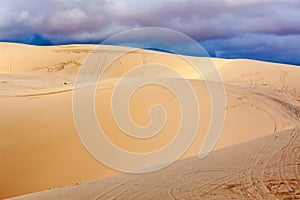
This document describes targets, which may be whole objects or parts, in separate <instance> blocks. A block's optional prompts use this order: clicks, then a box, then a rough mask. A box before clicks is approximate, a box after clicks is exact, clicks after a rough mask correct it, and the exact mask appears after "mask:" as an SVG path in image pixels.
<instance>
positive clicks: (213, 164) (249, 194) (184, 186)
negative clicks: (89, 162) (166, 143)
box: [14, 129, 300, 200]
mask: <svg viewBox="0 0 300 200" xmlns="http://www.w3.org/2000/svg"><path fill="white" fill-rule="evenodd" d="M299 142H300V130H299V129H290V130H286V131H283V132H280V133H276V134H273V135H271V136H267V137H263V138H258V139H255V140H252V141H249V142H245V143H241V144H237V145H234V146H231V147H227V148H224V149H221V150H217V151H214V152H212V153H211V154H210V155H209V156H208V157H206V158H204V159H201V160H200V159H198V158H197V157H192V158H187V159H183V160H180V161H177V162H176V163H174V164H173V165H171V166H169V167H168V168H165V169H163V170H160V171H157V172H153V173H148V174H143V175H128V174H123V175H117V176H114V177H109V178H103V179H100V180H97V181H91V182H87V183H83V184H81V185H76V186H71V187H65V188H59V189H54V190H49V191H44V192H40V193H35V194H31V195H25V196H23V197H19V198H14V199H15V200H17V199H20V200H35V199H49V200H52V199H299V198H300V184H299V181H300V166H299V156H300V147H299Z"/></svg>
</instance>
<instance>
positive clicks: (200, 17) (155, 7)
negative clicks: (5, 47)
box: [0, 0, 300, 64]
mask: <svg viewBox="0 0 300 200" xmlns="http://www.w3.org/2000/svg"><path fill="white" fill-rule="evenodd" d="M299 10H300V1H298V0H152V1H141V0H89V1H85V0H43V1H40V0H26V1H23V0H14V1H11V0H2V1H1V7H0V40H2V41H19V42H24V43H38V42H36V41H38V40H37V39H32V38H40V39H42V40H43V41H45V42H46V43H48V44H50V43H52V44H62V43H85V42H100V41H102V40H103V39H105V38H107V37H109V36H111V35H113V34H115V33H118V32H121V31H125V30H128V29H131V28H137V27H149V26H158V27H165V28H171V29H174V30H177V31H180V32H182V33H185V34H187V35H189V36H191V37H192V38H194V39H195V40H197V41H199V42H200V43H203V44H204V45H205V47H206V48H208V50H209V52H210V53H211V54H213V55H216V56H224V57H225V56H227V57H247V56H248V57H251V58H252V54H253V55H254V56H253V57H254V58H257V59H265V60H268V58H271V57H272V55H275V54H276V55H277V56H278V55H279V52H281V53H284V52H283V50H285V54H286V53H290V55H296V52H297V51H298V50H299V49H298V47H290V45H289V44H288V42H293V44H292V45H294V44H297V43H298V44H299V42H300V40H299V37H298V35H300V26H299V22H300V20H299V19H300V12H299ZM33 36H34V37H33ZM37 36H38V37H37ZM292 36H293V37H292ZM291 38H292V39H291ZM244 47H247V48H244ZM290 48H293V50H291V49H290ZM241 49H242V50H241ZM275 51H276V52H275ZM291 51H292V52H291ZM241 52H243V53H241ZM256 53H260V54H259V55H256V56H255V54H256ZM260 55H264V56H265V57H263V58H260V57H261V56H260ZM297 57H299V56H297ZM274 58H275V56H274ZM287 58H289V56H281V57H280V59H279V58H278V59H277V60H275V61H280V62H287V60H284V59H287ZM295 60H296V58H295ZM297 62H298V61H297ZM298 64H300V62H299V63H298Z"/></svg>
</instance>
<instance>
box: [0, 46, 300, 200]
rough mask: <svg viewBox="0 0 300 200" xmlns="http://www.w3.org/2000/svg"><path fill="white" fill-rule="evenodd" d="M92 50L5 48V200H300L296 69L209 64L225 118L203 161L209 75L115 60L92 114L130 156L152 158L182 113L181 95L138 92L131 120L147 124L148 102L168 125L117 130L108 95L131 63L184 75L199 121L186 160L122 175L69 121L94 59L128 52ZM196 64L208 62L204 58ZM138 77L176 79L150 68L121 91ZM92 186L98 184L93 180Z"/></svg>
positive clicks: (147, 54) (145, 59)
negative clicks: (145, 132) (78, 86)
mask: <svg viewBox="0 0 300 200" xmlns="http://www.w3.org/2000/svg"><path fill="white" fill-rule="evenodd" d="M93 48H94V46H92V45H67V46H55V47H36V46H27V45H19V44H9V43H0V52H1V58H0V88H1V90H0V108H1V113H0V134H1V135H0V136H1V140H0V152H1V154H0V159H1V171H0V177H1V179H0V188H1V190H0V198H9V197H15V196H19V195H24V194H28V193H32V192H38V191H42V190H47V189H48V191H45V192H40V193H35V194H32V195H27V196H21V197H19V198H18V199H71V198H77V199H94V198H96V197H99V199H109V198H116V199H118V198H119V199H128V198H130V197H131V198H133V199H140V198H143V199H153V198H154V199H155V198H156V199H172V198H173V199H232V198H233V199H234V198H236V199H265V198H267V199H272V198H283V197H286V198H294V199H295V198H300V197H298V196H297V195H299V181H300V179H299V173H298V172H299V165H298V160H299V149H300V148H299V147H298V146H297V143H299V141H298V135H299V120H300V81H299V79H298V77H299V75H300V68H299V67H297V66H291V65H282V64H275V63H266V62H259V61H253V60H239V59H238V60H226V59H212V61H213V62H214V63H215V65H216V66H217V69H218V71H219V72H220V74H221V76H222V78H223V83H224V85H225V89H226V92H227V104H226V119H225V124H224V129H223V131H222V135H221V137H220V139H219V140H218V142H217V145H216V146H215V147H214V151H213V152H212V153H210V154H209V155H208V156H207V157H206V158H204V159H199V158H198V157H197V154H198V153H199V148H200V146H201V144H202V142H203V139H204V137H205V134H206V131H207V129H208V127H209V119H210V116H211V109H212V108H211V107H212V106H211V105H210V101H209V92H208V89H207V86H206V84H205V82H204V81H203V78H202V77H201V76H199V75H198V74H197V73H195V71H193V70H190V68H189V67H188V66H187V63H186V62H183V61H182V60H181V59H178V56H176V55H171V54H166V53H158V52H152V51H144V50H137V51H135V52H132V53H131V54H130V55H128V56H126V57H125V58H124V59H122V60H119V61H120V62H116V63H114V64H113V67H111V68H110V70H108V71H107V73H106V74H105V77H104V80H103V82H102V83H101V84H100V85H99V86H98V88H97V92H96V95H95V99H96V100H97V101H96V102H97V104H96V105H95V108H96V111H97V116H98V120H99V121H100V123H101V125H102V126H103V129H105V130H106V132H107V133H109V134H107V137H109V138H110V139H111V140H112V141H113V142H114V143H115V144H116V145H118V146H120V147H122V148H123V149H126V150H128V151H134V152H149V151H153V150H156V149H158V148H160V147H162V146H163V145H165V144H166V143H168V141H170V139H172V138H173V137H174V135H175V131H176V130H177V128H178V124H179V121H180V109H179V104H178V101H177V99H176V98H175V96H174V95H173V94H172V93H170V92H168V91H165V90H164V89H163V88H161V87H157V86H149V87H148V88H145V90H141V91H138V92H137V93H136V94H135V95H134V96H133V100H132V102H134V103H131V104H130V108H131V114H132V118H133V119H134V120H135V122H136V123H137V124H140V125H145V124H147V123H149V116H148V113H147V112H148V109H149V106H151V105H152V104H154V103H160V104H162V105H164V106H165V109H166V112H167V113H168V119H167V121H166V125H165V126H164V128H163V129H162V131H161V133H160V134H159V135H157V136H155V137H152V138H151V139H149V140H139V139H133V138H131V137H128V136H127V135H124V134H123V132H122V131H121V130H120V129H118V127H117V126H116V124H115V123H114V121H113V116H112V114H111V106H110V95H111V94H112V89H113V88H114V86H115V84H116V83H117V81H118V80H120V77H121V76H122V74H123V73H124V71H127V70H128V69H127V68H126V67H127V66H131V65H135V64H147V63H150V62H161V63H163V64H166V65H168V66H171V68H172V69H175V70H177V71H180V72H181V74H182V76H183V78H184V79H186V80H188V81H189V83H190V84H191V85H192V87H193V89H194V91H195V92H196V95H197V99H198V104H199V107H200V110H201V119H200V124H199V128H198V131H197V135H196V138H195V140H194V142H193V144H192V145H191V146H190V148H189V149H188V150H187V151H186V153H185V154H184V155H183V156H182V157H181V160H179V161H177V162H176V163H174V164H173V165H171V166H169V167H168V168H165V169H163V170H160V171H157V172H153V173H148V174H142V175H130V174H121V175H116V174H119V173H121V172H119V171H116V170H114V169H111V168H109V167H107V166H105V165H103V164H101V163H100V162H98V161H97V160H96V159H95V158H94V157H93V156H92V155H91V154H90V153H89V152H88V151H87V150H86V148H85V147H84V145H83V144H82V142H81V140H80V138H79V135H78V133H77V130H76V127H75V124H74V120H73V113H72V96H73V89H74V80H75V78H76V75H77V73H78V70H79V69H80V67H81V64H82V63H83V62H84V59H85V58H86V57H87V56H88V55H89V53H92V54H94V55H97V56H99V58H100V60H101V59H102V60H103V59H105V58H106V57H108V56H111V55H114V53H116V52H122V51H126V50H128V49H127V48H121V47H111V46H101V47H99V48H98V49H97V50H93ZM191 59H193V60H194V61H195V62H196V63H202V62H203V60H205V59H206V58H191ZM91 73H93V72H91ZM141 74H142V76H145V77H155V78H157V79H163V80H167V81H172V83H174V81H175V82H176V80H177V79H178V78H177V77H174V76H173V75H172V74H170V73H168V72H167V71H161V70H154V69H151V68H150V69H149V68H147V69H144V70H143V69H142V70H141V71H139V72H137V73H136V74H133V75H132V76H131V77H129V78H126V79H125V80H124V84H125V87H127V85H128V87H129V86H130V84H131V83H132V82H133V81H135V80H136V79H137V78H140V77H141ZM178 84H179V81H178ZM86 87H89V86H86ZM124 95H125V94H124ZM158 96H159V98H157V97H158ZM120 101H121V99H120ZM112 175H115V176H112ZM96 179H98V180H96ZM91 180H96V181H92V182H87V181H91ZM70 185H75V186H70ZM64 186H68V187H64ZM58 187H63V188H58ZM51 188H58V189H51ZM49 189H51V190H49Z"/></svg>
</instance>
